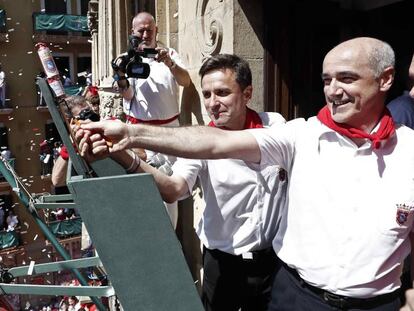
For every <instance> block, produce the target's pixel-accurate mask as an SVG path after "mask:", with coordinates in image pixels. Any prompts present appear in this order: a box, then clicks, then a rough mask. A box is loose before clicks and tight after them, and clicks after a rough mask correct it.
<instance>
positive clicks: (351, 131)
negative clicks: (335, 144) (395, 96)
mask: <svg viewBox="0 0 414 311" xmlns="http://www.w3.org/2000/svg"><path fill="white" fill-rule="evenodd" d="M318 119H319V121H321V122H322V123H323V124H325V125H326V126H327V127H329V128H330V129H332V130H334V131H335V132H337V133H339V134H342V135H344V136H346V137H349V138H368V139H369V140H371V141H372V145H373V147H374V149H379V148H380V147H381V140H384V139H388V138H389V137H391V136H392V135H393V134H394V132H395V125H394V121H393V120H392V117H391V113H390V111H389V110H388V109H387V108H384V112H383V114H382V116H381V120H380V126H379V128H378V131H376V132H375V133H373V134H368V133H365V132H364V131H362V130H360V129H357V128H354V127H351V126H349V125H346V124H340V123H336V122H335V121H334V120H332V116H331V112H330V111H329V109H328V106H325V107H323V108H322V109H321V110H320V111H319V113H318Z"/></svg>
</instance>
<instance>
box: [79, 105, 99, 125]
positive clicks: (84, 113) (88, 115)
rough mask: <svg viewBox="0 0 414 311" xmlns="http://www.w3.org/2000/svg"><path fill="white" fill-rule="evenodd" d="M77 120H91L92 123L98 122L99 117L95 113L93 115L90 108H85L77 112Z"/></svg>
mask: <svg viewBox="0 0 414 311" xmlns="http://www.w3.org/2000/svg"><path fill="white" fill-rule="evenodd" d="M77 119H79V120H91V121H93V122H97V121H99V119H100V117H99V115H98V114H97V113H95V112H94V111H93V110H92V109H91V108H85V109H83V110H81V112H79V115H78V117H77Z"/></svg>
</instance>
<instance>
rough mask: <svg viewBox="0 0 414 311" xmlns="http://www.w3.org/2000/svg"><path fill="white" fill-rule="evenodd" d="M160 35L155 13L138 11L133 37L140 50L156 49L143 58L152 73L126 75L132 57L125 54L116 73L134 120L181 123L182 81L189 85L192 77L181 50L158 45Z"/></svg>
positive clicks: (118, 59)
mask: <svg viewBox="0 0 414 311" xmlns="http://www.w3.org/2000/svg"><path fill="white" fill-rule="evenodd" d="M156 36H157V26H156V25H155V20H154V17H153V16H152V15H151V14H149V13H146V12H142V13H138V14H137V15H136V16H135V17H134V19H133V20H132V36H131V37H132V40H134V42H136V46H134V47H133V48H134V49H135V51H136V52H143V51H144V49H155V52H156V55H155V57H154V58H151V57H150V56H152V55H150V56H149V57H145V55H144V57H143V58H142V62H143V63H146V64H148V65H149V68H150V73H149V76H148V78H146V79H137V78H131V77H129V78H128V79H126V75H125V67H126V65H127V62H128V61H129V59H128V58H127V57H125V54H121V55H120V56H119V57H118V58H117V59H116V60H115V63H116V65H117V66H118V68H116V69H118V70H116V72H115V77H116V80H117V83H118V87H119V89H120V92H121V94H122V97H123V99H124V101H123V106H124V112H125V114H126V115H127V120H128V121H129V122H130V123H149V124H153V125H171V126H178V125H179V124H178V120H177V119H178V115H179V109H178V85H181V86H184V87H187V86H189V85H190V83H191V79H190V75H189V74H188V71H187V70H186V69H185V68H184V66H183V64H182V62H181V59H180V57H179V55H178V53H177V52H176V51H175V50H174V49H172V48H163V47H159V46H157V42H156ZM132 40H130V41H132ZM147 56H148V55H147Z"/></svg>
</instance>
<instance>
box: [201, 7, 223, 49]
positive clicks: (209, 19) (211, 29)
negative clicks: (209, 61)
mask: <svg viewBox="0 0 414 311" xmlns="http://www.w3.org/2000/svg"><path fill="white" fill-rule="evenodd" d="M220 2H222V1H209V0H197V12H196V14H197V15H196V16H197V22H196V34H197V38H198V43H199V45H200V48H201V53H202V54H203V56H204V57H209V56H212V55H215V54H218V53H219V52H220V49H221V44H222V41H223V25H222V22H221V21H220V20H219V19H218V18H217V16H216V14H214V11H215V8H217V6H219V3H220Z"/></svg>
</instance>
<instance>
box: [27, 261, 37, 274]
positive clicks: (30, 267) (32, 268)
mask: <svg viewBox="0 0 414 311" xmlns="http://www.w3.org/2000/svg"><path fill="white" fill-rule="evenodd" d="M34 265H35V262H34V261H33V260H32V261H30V264H29V269H28V270H27V275H32V274H33V270H34Z"/></svg>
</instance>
